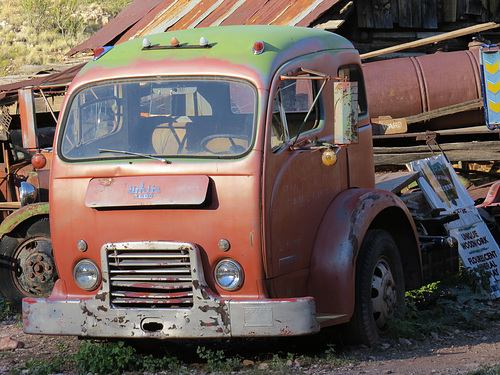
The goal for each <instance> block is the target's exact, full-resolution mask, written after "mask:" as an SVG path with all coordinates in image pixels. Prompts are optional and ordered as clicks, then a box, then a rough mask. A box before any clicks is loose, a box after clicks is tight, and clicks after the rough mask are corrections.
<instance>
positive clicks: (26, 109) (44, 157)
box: [0, 83, 67, 311]
mask: <svg viewBox="0 0 500 375" xmlns="http://www.w3.org/2000/svg"><path fill="white" fill-rule="evenodd" d="M10 86H12V85H6V87H10ZM14 86H16V85H14ZM66 88H67V84H66V83H64V84H61V85H59V86H47V87H45V86H43V85H39V86H38V87H36V88H34V87H33V86H31V87H20V88H17V87H16V88H15V89H11V90H5V91H3V92H2V95H1V96H2V97H1V99H0V107H1V111H0V112H1V113H0V145H1V146H0V147H1V156H0V159H1V160H0V180H1V184H0V210H1V212H2V218H1V223H0V292H1V293H2V295H3V297H4V298H5V300H6V301H8V302H9V303H10V306H11V309H12V310H14V311H20V310H21V304H22V298H23V297H26V296H31V297H48V296H50V294H51V292H52V288H53V286H54V282H55V280H56V278H57V270H56V268H55V263H54V260H53V256H52V242H51V239H50V227H49V203H48V200H49V193H48V192H49V176H50V165H51V159H52V153H51V149H52V143H53V138H54V132H55V124H56V120H55V115H54V114H53V113H52V114H51V113H50V109H49V108H51V107H50V106H51V104H52V105H54V103H55V102H56V101H57V99H58V98H60V97H62V95H63V93H64V90H65V89H66ZM37 116H38V117H39V118H38V123H37Z"/></svg>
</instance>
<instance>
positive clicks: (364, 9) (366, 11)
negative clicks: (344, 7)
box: [356, 0, 374, 29]
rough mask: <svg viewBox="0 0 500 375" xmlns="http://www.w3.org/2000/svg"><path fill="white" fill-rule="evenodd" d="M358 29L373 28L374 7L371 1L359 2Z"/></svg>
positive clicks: (362, 0) (359, 0)
mask: <svg viewBox="0 0 500 375" xmlns="http://www.w3.org/2000/svg"><path fill="white" fill-rule="evenodd" d="M356 4H357V10H358V27H361V28H370V29H371V28H373V26H374V23H373V7H372V2H371V0H358V1H357V2H356Z"/></svg>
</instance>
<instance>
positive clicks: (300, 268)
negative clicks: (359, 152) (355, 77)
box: [264, 64, 347, 297]
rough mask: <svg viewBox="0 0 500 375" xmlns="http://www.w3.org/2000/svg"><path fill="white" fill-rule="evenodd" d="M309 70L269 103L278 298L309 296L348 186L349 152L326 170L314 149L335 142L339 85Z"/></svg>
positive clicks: (267, 174) (269, 256)
mask: <svg viewBox="0 0 500 375" xmlns="http://www.w3.org/2000/svg"><path fill="white" fill-rule="evenodd" d="M332 65H333V64H332ZM307 68H308V69H310V70H308V69H305V68H304V67H301V69H297V70H288V71H284V72H283V74H281V77H282V78H281V79H278V80H277V82H276V83H275V84H274V85H273V90H272V91H271V97H270V103H269V108H270V112H271V113H269V114H268V124H267V132H268V133H267V144H266V148H265V161H264V164H265V165H264V191H265V192H264V235H265V239H266V250H265V252H266V254H265V259H266V264H265V267H266V273H267V277H268V280H269V283H268V284H269V285H268V287H269V291H270V294H272V296H276V297H293V296H303V295H305V293H306V279H307V273H308V267H309V261H310V255H311V251H312V248H313V244H314V240H315V237H316V232H317V228H318V226H319V223H320V222H321V220H322V218H323V215H324V213H325V211H326V209H327V207H328V206H329V204H330V202H331V201H332V199H333V198H334V197H335V196H336V195H337V194H338V193H339V192H341V191H342V190H345V189H346V188H347V170H346V168H347V161H346V152H345V149H341V150H340V151H339V152H338V153H337V156H338V161H337V163H336V164H335V165H333V166H326V165H324V164H323V163H322V150H317V149H315V148H314V147H310V146H311V145H314V144H320V143H322V142H325V143H333V129H334V125H333V112H334V107H333V82H332V81H331V80H326V79H321V78H320V76H321V73H319V75H317V74H316V73H318V72H319V69H320V68H318V67H316V66H314V65H312V66H308V67H307ZM311 71H313V73H311ZM284 76H287V78H286V79H284ZM301 146H303V149H301V148H302V147H301ZM292 148H296V149H295V150H293V149H292Z"/></svg>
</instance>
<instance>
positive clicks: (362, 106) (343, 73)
mask: <svg viewBox="0 0 500 375" xmlns="http://www.w3.org/2000/svg"><path fill="white" fill-rule="evenodd" d="M338 76H339V77H340V78H342V79H343V80H346V81H349V82H357V83H358V114H359V116H363V115H366V112H367V108H368V105H367V101H366V92H365V84H364V79H363V73H362V72H361V68H360V67H359V66H357V65H345V66H341V67H340V68H339V71H338Z"/></svg>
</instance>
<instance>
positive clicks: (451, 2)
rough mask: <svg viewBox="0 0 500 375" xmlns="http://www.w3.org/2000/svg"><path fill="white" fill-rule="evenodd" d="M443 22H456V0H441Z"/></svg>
mask: <svg viewBox="0 0 500 375" xmlns="http://www.w3.org/2000/svg"><path fill="white" fill-rule="evenodd" d="M443 15H444V19H443V21H444V22H456V20H457V0H443Z"/></svg>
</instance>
